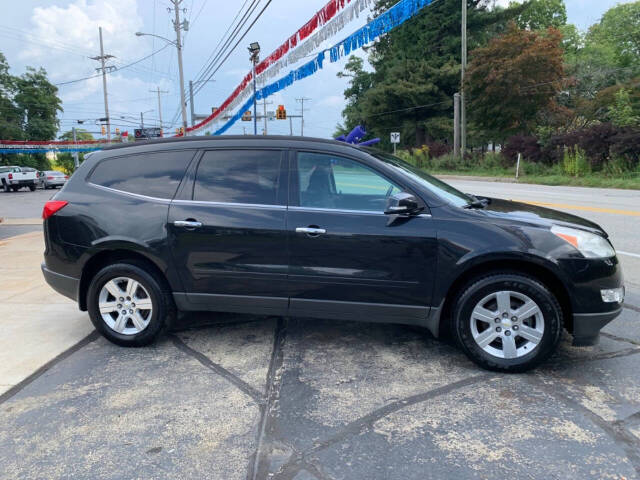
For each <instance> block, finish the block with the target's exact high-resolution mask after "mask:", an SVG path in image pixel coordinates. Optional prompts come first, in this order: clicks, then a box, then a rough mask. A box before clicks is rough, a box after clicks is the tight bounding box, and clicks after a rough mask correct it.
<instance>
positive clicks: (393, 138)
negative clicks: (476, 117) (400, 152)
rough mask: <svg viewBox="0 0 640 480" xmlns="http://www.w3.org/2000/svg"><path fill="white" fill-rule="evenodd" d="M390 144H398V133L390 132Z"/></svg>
mask: <svg viewBox="0 0 640 480" xmlns="http://www.w3.org/2000/svg"><path fill="white" fill-rule="evenodd" d="M391 143H400V132H391Z"/></svg>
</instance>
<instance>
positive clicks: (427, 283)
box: [287, 152, 436, 323]
mask: <svg viewBox="0 0 640 480" xmlns="http://www.w3.org/2000/svg"><path fill="white" fill-rule="evenodd" d="M291 177H292V178H291V186H292V187H291V190H290V192H291V193H290V205H289V212H288V219H287V226H288V230H289V248H290V252H291V254H290V267H289V273H290V280H291V287H290V292H291V300H290V309H289V312H290V314H291V315H299V316H312V317H327V318H343V319H353V320H364V321H396V322H399V323H422V322H423V321H425V320H426V318H427V314H428V312H429V308H430V306H431V293H432V287H433V281H434V276H435V270H436V234H435V230H434V229H433V228H432V226H431V219H430V216H429V215H423V216H416V217H412V218H395V219H392V218H391V217H389V216H388V215H385V214H384V209H385V206H386V201H387V198H388V197H389V196H390V195H393V194H394V193H397V192H400V191H403V190H406V189H405V188H403V186H402V185H398V184H396V183H394V182H392V181H390V180H389V179H387V178H386V177H385V176H384V175H383V174H381V173H380V172H378V171H376V170H375V169H373V168H371V167H370V166H367V165H365V164H364V163H363V162H361V161H358V160H355V159H351V158H345V157H342V156H336V155H333V154H328V153H316V152H298V153H297V155H296V161H295V162H294V165H293V169H292V172H291Z"/></svg>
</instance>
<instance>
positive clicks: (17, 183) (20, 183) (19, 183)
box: [7, 180, 36, 187]
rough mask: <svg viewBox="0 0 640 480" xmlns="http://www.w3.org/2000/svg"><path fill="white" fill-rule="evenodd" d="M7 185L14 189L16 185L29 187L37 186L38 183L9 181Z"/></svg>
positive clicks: (32, 181)
mask: <svg viewBox="0 0 640 480" xmlns="http://www.w3.org/2000/svg"><path fill="white" fill-rule="evenodd" d="M7 183H8V184H9V185H11V186H13V187H15V186H16V185H20V186H23V187H27V186H29V185H35V184H36V181H35V180H7Z"/></svg>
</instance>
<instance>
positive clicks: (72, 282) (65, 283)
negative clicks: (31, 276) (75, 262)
mask: <svg viewBox="0 0 640 480" xmlns="http://www.w3.org/2000/svg"><path fill="white" fill-rule="evenodd" d="M41 268H42V274H43V275H44V279H45V280H46V282H47V283H48V284H49V286H51V288H53V289H54V290H55V291H56V292H58V293H60V294H62V295H64V296H65V297H68V298H70V299H71V300H75V301H78V287H79V286H80V280H78V279H77V278H73V277H68V276H66V275H62V274H60V273H56V272H52V271H51V270H49V269H48V268H47V267H46V265H45V264H44V263H43V264H42V265H41Z"/></svg>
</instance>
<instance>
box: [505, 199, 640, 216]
mask: <svg viewBox="0 0 640 480" xmlns="http://www.w3.org/2000/svg"><path fill="white" fill-rule="evenodd" d="M514 201H515V202H522V203H529V204H531V205H538V206H541V207H550V208H564V209H567V210H584V211H586V212H599V213H613V214H614V215H628V216H630V217H640V212H634V211H633V210H617V209H615V208H600V207H586V206H584V205H567V204H565V203H547V202H529V201H527V200H515V199H514Z"/></svg>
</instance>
